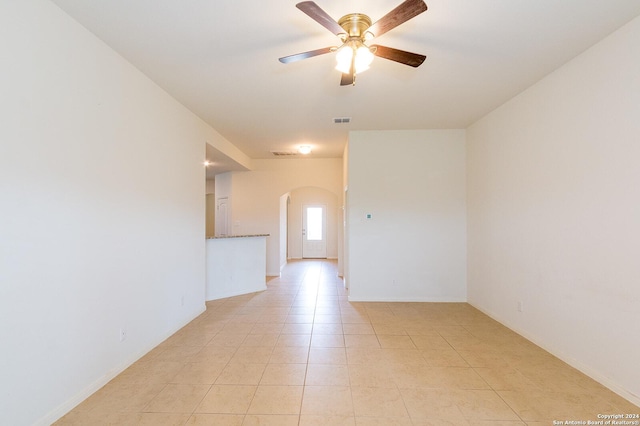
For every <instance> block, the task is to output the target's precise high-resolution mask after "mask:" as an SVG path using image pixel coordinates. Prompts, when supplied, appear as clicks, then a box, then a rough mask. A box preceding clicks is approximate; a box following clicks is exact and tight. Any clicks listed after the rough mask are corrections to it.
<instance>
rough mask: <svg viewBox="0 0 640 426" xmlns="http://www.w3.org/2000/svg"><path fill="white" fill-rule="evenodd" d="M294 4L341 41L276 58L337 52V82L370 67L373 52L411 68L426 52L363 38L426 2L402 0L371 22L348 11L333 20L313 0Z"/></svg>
mask: <svg viewBox="0 0 640 426" xmlns="http://www.w3.org/2000/svg"><path fill="white" fill-rule="evenodd" d="M296 7H297V8H298V9H300V10H301V11H303V12H304V13H306V14H307V15H308V16H309V17H310V18H311V19H313V20H314V21H316V22H318V23H319V24H320V25H322V26H323V27H325V28H326V29H328V30H329V31H331V32H332V33H334V34H335V35H337V36H338V37H339V38H340V40H341V41H342V45H341V46H332V47H325V48H322V49H316V50H310V51H308V52H303V53H297V54H295V55H289V56H285V57H283V58H280V59H279V61H280V62H282V63H284V64H288V63H290V62H296V61H300V60H302V59H307V58H312V57H314V56H318V55H324V54H326V53H331V52H336V60H337V61H338V65H337V66H336V69H337V70H339V71H340V72H342V78H341V79H340V85H341V86H347V85H350V84H353V85H355V84H356V75H357V74H359V73H361V72H363V71H365V70H367V69H369V65H370V64H371V61H372V60H373V57H374V56H379V57H381V58H384V59H389V60H391V61H395V62H399V63H401V64H405V65H409V66H411V67H414V68H416V67H419V66H420V65H421V64H422V63H423V62H424V60H425V59H426V56H425V55H419V54H417V53H411V52H406V51H404V50H398V49H394V48H392V47H385V46H380V45H372V46H367V45H366V44H365V42H368V41H370V40H371V39H373V38H374V37H379V36H381V35H382V34H384V33H386V32H387V31H389V30H392V29H393V28H395V27H397V26H398V25H400V24H403V23H405V22H407V21H408V20H409V19H411V18H413V17H415V16H418V15H419V14H421V13H422V12H424V11H426V10H427V5H426V4H425V3H424V1H423V0H405V1H404V2H402V3H401V4H400V5H399V6H398V7H396V8H395V9H393V10H392V11H391V12H389V13H387V14H386V15H385V16H383V17H382V18H380V20H378V21H377V22H376V23H375V24H373V25H372V24H371V19H370V18H369V17H368V16H367V15H364V14H362V13H350V14H348V15H345V16H343V17H342V18H340V19H339V20H338V21H337V22H336V21H335V20H334V19H333V18H332V17H331V16H329V15H328V14H327V13H326V12H325V11H324V10H322V9H321V8H320V6H318V5H317V4H315V3H314V2H313V1H303V2H301V3H298V4H296Z"/></svg>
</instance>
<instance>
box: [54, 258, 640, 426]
mask: <svg viewBox="0 0 640 426" xmlns="http://www.w3.org/2000/svg"><path fill="white" fill-rule="evenodd" d="M267 287H268V289H267V290H266V291H264V292H261V293H254V294H250V295H244V296H237V297H232V298H227V299H223V300H218V301H213V302H209V303H207V311H206V312H205V313H204V314H202V315H201V316H200V317H198V318H197V319H195V320H194V321H192V322H191V323H190V324H188V325H187V326H186V327H184V328H183V329H182V330H180V331H179V332H177V333H176V334H174V335H173V336H172V337H170V338H169V339H167V340H166V341H165V342H163V343H162V344H160V345H159V346H158V347H156V348H155V349H154V350H152V351H151V352H150V353H148V354H147V355H146V356H144V357H143V358H142V359H141V360H139V361H138V362H136V363H135V364H134V365H132V366H131V367H130V368H129V369H127V370H126V371H124V372H123V373H122V374H120V375H119V376H118V377H116V378H115V379H114V380H112V381H111V382H110V383H109V384H107V385H106V386H105V387H104V388H102V389H101V390H99V391H98V392H96V393H95V394H94V395H93V396H91V397H90V398H88V399H87V400H86V401H84V402H83V403H82V404H80V405H79V406H78V407H77V408H76V409H75V410H73V411H72V412H71V413H69V414H68V415H67V416H65V417H64V418H63V419H61V420H60V421H59V422H57V423H56V424H57V425H107V424H109V425H185V424H186V425H216V426H219V425H248V426H250V425H277V426H287V425H304V426H309V425H351V426H353V425H380V426H383V425H384V426H389V425H421V426H424V425H433V426H446V425H456V426H458V425H459V426H479V425H487V426H488V425H498V426H499V425H502V426H515V425H521V426H522V425H550V424H552V420H562V421H564V420H585V421H586V420H598V418H597V415H598V414H601V413H602V414H613V413H640V408H638V407H635V406H634V405H632V404H630V403H629V402H627V401H626V400H624V399H622V398H620V397H619V396H617V395H616V394H614V393H613V392H611V391H609V390H608V389H606V388H604V387H603V386H601V385H600V384H598V383H596V382H595V381H593V380H591V379H589V378H588V377H586V376H584V375H583V374H581V373H580V372H578V371H576V370H575V369H573V368H571V367H569V366H568V365H566V364H565V363H563V362H562V361H560V360H558V359H557V358H555V357H553V356H552V355H550V354H549V353H547V352H545V351H544V350H542V349H540V348H538V347H537V346H535V345H534V344H532V343H530V342H529V341H527V340H526V339H524V338H522V337H521V336H519V335H517V334H515V333H514V332H512V331H510V330H509V329H507V328H505V327H503V326H502V325H500V324H499V323H497V322H495V321H493V320H492V319H490V318H488V317H487V316H486V315H484V314H482V313H481V312H479V311H477V310H476V309H474V308H473V307H471V306H470V305H468V304H466V303H349V302H348V301H347V296H346V292H345V290H344V288H343V283H342V280H341V279H339V278H338V277H337V265H336V263H335V262H334V261H328V260H301V261H293V262H290V263H289V264H288V265H287V266H286V268H285V269H284V271H283V273H282V276H281V277H278V278H273V279H270V280H269V281H268V283H267Z"/></svg>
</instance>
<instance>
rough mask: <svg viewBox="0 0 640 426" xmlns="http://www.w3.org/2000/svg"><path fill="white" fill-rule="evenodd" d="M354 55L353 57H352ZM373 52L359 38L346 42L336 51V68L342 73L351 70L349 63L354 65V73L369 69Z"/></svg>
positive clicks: (347, 72)
mask: <svg viewBox="0 0 640 426" xmlns="http://www.w3.org/2000/svg"><path fill="white" fill-rule="evenodd" d="M354 57H355V59H354ZM373 57H374V55H373V52H371V49H370V48H369V47H367V46H366V45H365V44H364V43H362V42H361V41H360V40H351V41H348V42H346V43H345V44H343V45H342V47H340V48H339V49H338V50H337V52H336V61H337V65H336V69H337V70H338V71H340V72H341V73H343V74H349V73H350V72H351V65H352V64H353V65H354V66H355V73H356V74H359V73H361V72H364V71H366V70H368V69H369V65H371V62H372V61H373Z"/></svg>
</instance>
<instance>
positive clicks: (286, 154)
mask: <svg viewBox="0 0 640 426" xmlns="http://www.w3.org/2000/svg"><path fill="white" fill-rule="evenodd" d="M271 153H272V154H273V155H275V156H276V157H290V156H292V155H298V153H297V152H295V151H271Z"/></svg>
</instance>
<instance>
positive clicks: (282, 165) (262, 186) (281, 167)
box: [216, 158, 342, 275]
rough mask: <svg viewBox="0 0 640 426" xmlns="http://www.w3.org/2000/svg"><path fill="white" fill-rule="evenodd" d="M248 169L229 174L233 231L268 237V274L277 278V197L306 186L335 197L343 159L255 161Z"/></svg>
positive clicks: (340, 177) (278, 235)
mask: <svg viewBox="0 0 640 426" xmlns="http://www.w3.org/2000/svg"><path fill="white" fill-rule="evenodd" d="M251 168H252V170H251V171H248V172H230V173H231V174H232V197H231V198H232V208H231V212H232V216H231V218H232V219H231V221H232V232H233V233H234V234H270V237H267V274H268V275H279V273H280V197H281V196H282V195H284V194H285V193H287V192H291V190H293V189H295V188H299V187H309V186H311V187H319V188H323V189H326V190H328V191H331V192H332V193H334V194H336V196H338V195H339V194H340V190H341V189H340V188H341V186H342V160H341V159H340V158H326V159H322V158H320V159H313V158H307V159H274V160H256V159H254V160H252V162H251ZM217 179H218V178H217V177H216V180H217ZM216 191H217V189H216ZM336 232H339V230H336Z"/></svg>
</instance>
